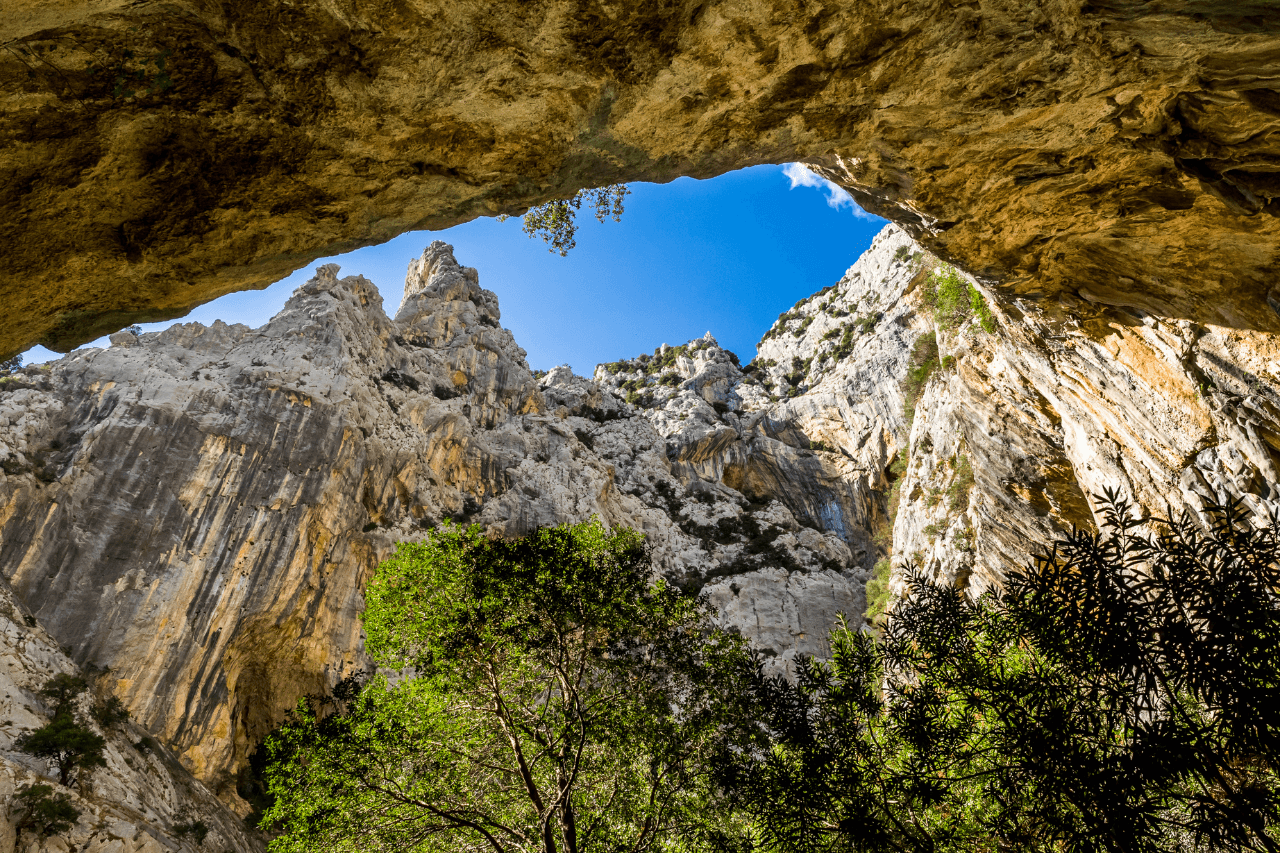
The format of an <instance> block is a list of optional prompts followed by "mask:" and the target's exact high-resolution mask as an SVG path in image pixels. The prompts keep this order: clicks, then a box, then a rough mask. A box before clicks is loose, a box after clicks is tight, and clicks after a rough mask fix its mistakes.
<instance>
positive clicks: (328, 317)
mask: <svg viewBox="0 0 1280 853" xmlns="http://www.w3.org/2000/svg"><path fill="white" fill-rule="evenodd" d="M115 340H116V342H115V344H114V345H113V346H111V347H110V348H109V349H106V350H87V351H81V352H77V353H75V354H74V355H72V356H69V357H68V358H66V359H63V360H62V361H60V362H57V363H55V364H54V365H53V366H52V367H51V368H50V369H49V370H48V371H44V370H42V369H38V368H30V369H27V370H25V371H24V372H23V373H22V374H20V375H18V376H15V377H13V378H11V379H10V380H8V381H7V382H5V383H4V384H3V385H0V466H3V471H4V473H3V475H0V566H2V567H3V571H4V575H5V577H7V578H8V579H9V580H10V581H11V582H12V584H13V585H14V587H15V589H16V590H17V591H18V593H19V594H20V595H21V596H22V597H23V599H24V600H25V601H27V602H28V603H29V604H30V606H31V608H32V610H33V611H34V612H35V613H36V615H37V616H38V618H39V619H40V621H41V623H42V624H43V625H44V626H45V627H47V628H48V630H49V631H50V632H51V633H52V634H53V635H54V636H56V637H57V638H58V640H59V641H60V642H62V643H64V644H66V645H67V646H68V647H69V648H70V650H71V655H72V656H73V657H74V658H75V660H76V661H78V662H79V663H81V664H84V665H88V664H93V665H96V666H105V667H110V681H111V689H112V690H113V691H114V693H115V694H116V695H118V696H120V697H121V698H122V699H123V700H124V701H125V702H126V703H127V704H128V706H129V707H130V709H131V710H132V711H133V713H134V716H135V718H136V719H137V720H138V721H139V723H141V724H142V725H144V726H146V727H147V728H148V729H149V730H150V731H152V732H154V733H155V734H156V735H157V736H159V737H161V738H163V739H164V740H165V742H166V743H169V744H172V745H173V747H174V749H175V750H176V751H177V752H178V753H179V754H180V755H181V757H182V760H183V762H184V763H185V764H186V765H187V767H189V768H190V769H191V770H192V771H193V772H194V773H196V775H198V776H199V777H201V778H203V779H206V780H208V781H210V783H211V784H215V785H216V786H217V787H218V790H219V794H220V795H222V796H224V797H226V798H228V799H229V800H231V801H234V799H235V795H234V791H233V790H232V789H231V787H230V778H229V777H228V776H227V775H226V774H228V773H229V772H232V771H234V770H235V769H236V768H237V767H239V766H241V765H242V763H243V762H244V760H245V759H246V757H247V756H248V755H249V753H250V752H251V751H252V750H253V749H254V748H255V746H256V745H257V744H258V742H259V741H260V740H261V739H262V737H263V736H264V735H265V734H266V733H267V732H268V731H269V730H270V728H271V727H272V726H274V725H275V723H276V722H278V720H279V719H280V717H281V715H282V714H283V713H284V712H285V711H286V710H287V709H288V708H290V707H292V706H293V705H294V704H295V703H296V701H297V699H298V697H299V696H302V695H306V694H308V693H315V692H318V691H322V690H324V689H327V688H328V687H329V686H331V685H332V684H333V683H334V682H335V681H336V680H337V679H339V678H341V677H342V676H343V675H345V674H350V673H351V672H352V671H354V670H355V669H358V668H360V667H362V666H365V665H366V664H367V661H366V659H365V658H364V656H363V652H362V650H361V638H360V624H359V620H358V614H359V611H360V609H361V607H362V601H361V589H362V587H363V584H364V582H365V581H366V580H367V577H368V575H369V573H370V572H371V571H372V569H373V567H374V566H375V565H376V563H377V561H378V560H379V559H381V558H383V557H385V556H387V555H388V554H389V553H390V550H391V549H392V547H393V544H394V542H396V541H399V540H405V539H413V538H417V537H421V536H423V535H424V529H425V528H430V527H433V526H434V525H436V524H437V523H438V522H440V521H442V520H444V519H446V518H453V519H460V520H463V519H465V520H468V521H472V522H476V523H479V524H482V525H484V526H485V527H486V528H488V529H489V530H490V531H491V532H493V533H495V534H502V535H519V534H522V533H524V532H527V531H528V530H530V529H532V528H534V527H535V526H538V525H545V524H554V523H559V522H563V521H570V520H581V519H585V518H587V517H589V516H591V515H598V516H600V517H601V518H602V519H604V520H605V521H606V522H607V523H610V524H626V525H628V526H631V527H635V528H637V529H639V530H641V531H643V532H644V533H645V534H646V536H647V537H648V541H649V543H650V546H651V547H652V549H653V552H654V556H655V560H656V562H657V564H658V566H659V567H660V569H661V570H662V571H663V572H665V573H666V574H667V575H668V576H669V577H671V578H672V579H673V580H674V581H676V582H678V583H680V584H682V585H685V586H690V587H693V588H699V587H702V586H703V585H704V584H706V583H707V581H708V580H710V579H713V578H716V577H719V576H724V575H731V574H732V575H736V574H742V573H744V572H750V571H753V570H756V569H761V568H766V567H776V566H778V565H784V566H786V567H787V571H790V572H800V573H803V572H806V571H811V570H812V571H817V570H823V571H824V572H825V573H826V574H825V576H826V577H828V581H827V583H826V585H825V586H824V587H823V588H822V589H821V590H816V591H814V592H813V595H817V596H818V597H819V598H821V600H822V602H824V603H823V604H821V607H822V608H827V609H829V607H830V600H831V597H832V594H833V593H832V590H833V589H835V588H836V587H838V588H839V589H838V591H837V594H836V595H835V598H836V599H839V601H840V602H842V604H841V606H842V607H844V608H845V609H848V610H850V611H854V610H858V609H860V608H861V604H860V601H861V578H862V576H863V570H864V569H865V562H866V560H865V556H864V555H862V554H861V553H859V554H858V555H856V556H855V555H853V554H851V552H850V547H849V544H847V543H846V539H850V540H852V541H854V542H855V544H856V541H857V535H858V534H857V531H856V524H855V523H853V522H855V521H856V515H855V516H851V519H852V521H850V522H845V521H842V518H843V516H841V515H840V512H841V511H843V510H842V509H841V508H840V507H842V506H844V507H847V508H848V509H849V511H850V512H853V511H854V510H855V509H856V507H858V506H859V504H858V500H860V499H861V500H865V496H863V497H862V498H859V496H858V492H857V489H856V486H849V487H844V488H843V491H842V490H841V488H840V487H841V484H842V483H843V480H842V474H841V472H840V470H839V469H838V468H837V467H830V466H824V464H823V463H822V462H821V461H820V460H818V459H816V458H815V456H814V454H812V453H810V452H809V451H808V450H804V449H796V448H792V447H790V446H787V445H784V444H782V443H781V442H779V441H776V440H774V439H770V438H768V437H767V436H763V435H757V434H755V433H750V434H748V433H749V431H748V430H747V429H746V428H745V427H743V428H742V429H743V432H742V434H740V433H739V432H738V429H739V427H741V424H740V422H738V421H736V419H735V418H734V416H733V415H732V413H726V414H725V418H727V420H723V421H721V420H718V418H719V417H720V416H719V415H718V414H717V413H716V412H715V411H714V409H712V408H711V407H710V406H707V407H706V408H707V412H709V413H710V415H709V416H708V417H709V419H716V422H717V423H718V424H719V426H718V427H717V429H719V430H720V432H721V433H725V432H727V433H728V434H730V435H731V436H732V441H731V444H732V449H731V452H730V454H729V455H730V456H731V459H732V462H731V464H729V465H728V467H729V468H732V467H733V466H734V465H736V466H738V467H739V468H741V469H743V470H748V471H757V472H766V473H765V474H761V475H759V476H757V477H756V479H755V480H751V485H752V488H751V489H750V490H749V494H744V493H742V492H740V491H737V490H735V489H734V488H731V487H730V486H729V485H727V484H726V482H725V481H726V479H731V478H729V477H727V475H726V477H721V476H720V474H721V473H722V472H723V471H724V470H725V467H726V466H725V465H723V464H721V465H719V467H717V465H716V464H715V463H714V462H713V461H711V458H710V457H711V456H713V455H714V452H713V451H714V449H712V450H708V451H707V454H706V455H707V457H708V458H707V459H706V460H704V461H705V462H706V463H707V464H705V465H702V467H699V465H698V464H695V463H694V462H690V461H687V460H688V459H691V458H693V457H691V456H689V454H690V452H691V451H690V448H692V447H695V446H696V445H698V443H699V441H701V438H700V436H701V433H698V432H697V430H695V429H693V428H692V427H691V431H690V434H689V435H688V436H686V435H684V433H681V432H679V431H675V432H673V433H672V434H671V435H670V436H669V437H667V438H664V437H663V435H662V434H660V432H659V431H658V430H657V429H655V426H654V425H653V424H651V423H650V421H649V420H648V419H647V418H646V417H644V416H642V415H640V414H639V413H637V412H636V411H635V410H634V409H632V407H630V406H628V405H626V404H625V403H624V402H622V401H621V400H619V399H618V398H617V397H616V396H614V395H613V394H612V393H610V391H609V390H608V389H607V388H601V387H600V386H598V385H596V384H594V383H591V382H588V381H587V380H585V379H582V378H581V377H575V376H573V375H572V373H571V372H569V371H568V370H567V369H561V370H557V371H554V372H553V373H552V374H550V375H548V376H546V377H543V378H542V380H541V382H538V381H536V380H535V378H534V376H533V375H532V374H531V373H530V371H529V368H528V366H527V364H526V363H525V360H524V351H523V350H521V349H520V348H519V347H518V346H517V345H516V343H515V342H514V340H512V337H511V334H510V332H508V331H507V330H505V329H503V328H501V326H500V324H499V309H498V305H497V300H496V298H495V297H494V295H493V294H492V293H491V292H489V291H486V290H483V289H482V288H480V286H479V283H478V275H477V273H476V271H475V270H474V269H470V268H467V267H461V266H459V264H458V263H457V261H456V260H454V258H453V255H452V251H451V250H450V248H449V247H448V246H446V245H445V244H443V243H433V244H432V245H431V246H430V247H429V248H428V249H427V250H426V252H425V253H424V254H423V256H422V257H421V258H420V259H418V260H416V261H414V263H413V264H412V265H411V266H410V270H409V277H408V281H407V284H406V288H405V299H404V302H403V304H402V305H401V307H400V310H399V312H398V313H397V315H396V319H395V320H391V319H388V318H387V317H386V315H385V314H384V313H383V312H382V310H381V300H380V298H379V296H378V294H377V291H376V289H375V288H374V287H373V286H372V285H371V284H370V283H369V282H367V281H365V280H364V279H362V278H359V277H350V278H344V279H341V280H339V279H338V278H337V269H336V268H335V267H332V266H328V267H322V268H320V269H319V270H318V271H317V275H316V277H315V278H314V279H312V280H311V281H310V282H309V283H307V284H306V285H305V286H304V287H302V288H300V289H299V290H298V292H297V293H296V294H295V295H294V297H293V298H292V299H291V300H290V301H289V303H288V304H287V305H286V307H285V308H284V310H283V311H282V312H281V313H280V314H279V315H277V316H276V317H275V318H274V319H273V320H272V321H271V322H270V323H268V324H267V325H266V326H264V327H262V328H261V329H257V330H250V329H248V328H245V327H243V326H226V325H225V324H221V323H218V324H214V325H213V326H212V327H209V328H205V327H202V326H199V325H198V324H186V325H177V326H174V327H172V328H171V329H169V330H167V331H164V332H160V333H151V334H145V335H142V336H141V337H140V338H137V337H135V336H133V335H132V334H129V333H120V334H118V335H116V336H115ZM708 347H709V349H708V351H707V352H708V353H714V356H715V359H716V360H718V361H717V363H719V362H727V360H728V357H727V355H725V354H724V353H723V351H722V350H720V349H719V348H718V347H715V346H714V344H713V343H711V342H708ZM704 372H705V371H704ZM733 374H734V375H736V376H737V377H738V378H741V373H740V372H738V371H737V369H736V368H733ZM721 378H723V377H721ZM716 381H719V380H716ZM691 384H692V385H700V387H703V388H704V390H705V389H707V388H710V387H711V386H712V385H714V384H715V383H714V382H711V381H709V380H707V377H705V376H702V374H701V373H698V374H697V375H696V376H695V377H694V378H693V380H691ZM699 399H700V398H699ZM704 405H705V403H704ZM697 423H701V421H698V422H697ZM734 424H737V426H735V425H734ZM696 455H697V454H696V453H695V454H694V456H696ZM746 479H750V478H746ZM757 481H758V482H757ZM833 494H836V495H841V494H843V495H844V497H843V498H834V499H833V498H832V497H831V495H833ZM833 500H834V501H835V504H832V501H833ZM841 500H843V501H844V504H840V501H841ZM827 505H835V506H836V507H837V509H836V510H835V513H836V514H835V515H830V514H828V517H824V516H823V515H822V513H821V512H818V511H816V510H814V509H813V508H814V507H818V506H827ZM788 507H791V508H792V509H788ZM793 510H794V512H795V513H796V514H797V515H793V514H792V513H793ZM797 516H798V517H799V518H800V520H799V521H797ZM784 574H785V572H784ZM792 586H794V587H795V589H794V590H792V591H790V592H788V593H787V595H788V596H789V600H790V601H791V602H792V604H791V607H792V609H793V610H794V609H796V608H797V607H798V608H799V609H800V610H801V611H804V609H805V607H806V606H807V605H806V603H805V602H806V600H807V599H806V596H808V595H810V593H809V592H807V591H806V590H807V589H808V587H807V586H806V585H805V584H804V583H799V582H797V583H796V584H792ZM823 612H824V613H825V612H826V611H825V610H823ZM805 620H807V621H805ZM801 621H802V622H803V624H804V626H805V627H804V628H803V632H808V633H811V634H813V635H814V636H815V640H814V642H820V641H821V639H822V637H821V636H819V635H820V634H821V632H820V631H817V630H816V629H815V628H814V627H813V625H812V624H810V623H811V622H814V620H812V619H808V617H807V616H803V615H802V618H801ZM817 621H825V619H819V620H817ZM796 624H797V625H800V622H797V623H796ZM815 624H816V622H815ZM797 631H798V632H799V631H800V628H797ZM788 636H790V634H788V633H787V631H786V630H783V629H781V628H779V630H778V631H776V632H775V634H774V635H771V636H770V637H769V642H775V641H777V642H781V640H779V639H778V638H779V637H782V638H785V637H788ZM802 647H803V648H808V647H807V646H803V645H802ZM813 648H814V650H817V649H818V646H814V647H813ZM784 651H786V649H784V648H777V649H775V652H777V653H782V652H784ZM789 659H790V658H786V660H789Z"/></svg>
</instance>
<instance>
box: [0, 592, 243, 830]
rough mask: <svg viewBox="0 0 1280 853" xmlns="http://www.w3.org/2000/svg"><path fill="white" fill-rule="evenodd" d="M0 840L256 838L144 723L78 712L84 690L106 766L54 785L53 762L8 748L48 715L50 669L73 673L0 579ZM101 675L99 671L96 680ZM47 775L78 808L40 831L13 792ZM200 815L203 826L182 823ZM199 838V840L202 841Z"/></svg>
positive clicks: (46, 779)
mask: <svg viewBox="0 0 1280 853" xmlns="http://www.w3.org/2000/svg"><path fill="white" fill-rule="evenodd" d="M0 647H2V648H3V649H4V654H3V655H0V697H2V698H0V717H3V718H4V720H3V722H0V803H3V804H4V807H3V808H0V850H4V851H13V850H15V849H16V850H20V851H22V853H68V851H70V850H83V851H86V853H198V851H200V850H202V849H214V850H223V851H228V853H231V851H234V853H253V851H257V850H259V849H261V847H260V844H259V843H258V841H257V840H256V839H254V838H251V837H250V835H249V834H248V833H246V832H245V829H244V826H243V824H242V823H241V821H240V820H239V818H238V817H237V816H236V815H234V814H232V813H230V812H229V811H228V810H227V809H226V808H225V806H224V805H223V804H222V803H221V802H219V801H218V799H217V798H216V797H214V796H213V794H212V793H211V792H210V791H209V789H208V788H206V787H205V786H204V785H203V784H201V783H200V782H198V781H197V780H195V779H194V778H192V776H191V774H190V773H189V772H188V771H187V770H186V768H184V767H183V766H182V765H181V763H179V762H178V760H177V759H176V758H175V757H174V755H173V754H172V753H171V752H170V751H169V750H168V749H167V748H166V747H165V746H164V745H162V744H160V743H157V742H156V741H155V740H154V739H152V738H151V737H150V736H149V735H148V733H147V731H146V729H144V728H142V727H140V726H137V725H135V724H133V723H129V722H125V723H122V724H119V725H118V726H114V727H112V728H109V729H107V730H103V729H102V728H101V727H100V726H98V725H97V724H96V723H93V722H92V715H91V714H89V713H88V711H89V705H90V703H91V702H93V701H94V696H93V694H92V693H89V694H88V695H84V696H81V697H80V698H79V699H78V701H77V706H78V707H77V714H78V716H79V717H80V718H81V719H83V720H85V721H88V724H89V725H90V726H91V727H92V728H93V729H94V730H95V731H96V733H98V734H101V735H104V736H105V738H106V741H107V743H106V747H105V749H104V750H103V758H104V759H105V760H106V766H105V767H101V768H95V769H94V770H93V772H92V774H89V775H88V778H87V779H84V780H77V781H76V782H75V783H73V784H74V787H73V788H71V789H67V788H60V787H59V786H57V770H56V768H51V767H50V765H49V764H48V763H47V762H46V761H44V760H42V759H39V758H36V757H34V756H31V755H27V754H26V753H23V752H20V751H18V750H16V749H15V748H14V741H15V740H16V739H17V737H18V736H19V735H21V734H22V733H24V732H27V731H30V730H32V729H37V728H39V727H41V726H43V725H45V724H46V723H48V722H49V720H50V716H51V710H52V709H51V708H49V707H48V706H49V700H48V699H46V698H45V697H43V696H41V695H40V689H41V688H42V687H43V686H44V684H45V682H46V681H48V680H49V679H50V678H52V677H53V676H55V675H59V674H64V673H65V674H69V675H78V674H80V673H79V670H78V668H77V667H76V665H75V663H73V662H72V661H71V659H70V658H68V657H67V656H66V654H65V653H64V652H63V651H62V650H61V649H60V648H58V645H57V643H56V641H55V640H54V638H53V637H52V636H50V635H49V634H48V633H47V632H46V631H45V630H44V629H43V628H41V627H40V626H39V624H38V623H37V622H36V620H35V618H34V617H33V616H32V614H31V613H30V612H29V611H28V610H27V609H26V607H24V606H23V604H22V603H21V601H19V600H18V599H17V598H16V597H15V596H14V594H13V591H12V590H11V589H10V588H9V584H8V583H7V582H5V581H3V580H0ZM108 683H109V682H108V680H107V679H99V680H98V685H99V686H100V687H101V686H105V685H107V684H108ZM37 784H45V785H53V786H55V790H60V791H61V793H63V794H66V795H67V796H68V797H69V798H70V801H71V805H72V806H73V808H75V809H76V810H77V811H79V812H80V817H79V818H78V819H77V820H76V821H75V824H74V825H73V826H72V827H71V829H70V830H68V831H66V832H62V833H58V834H56V835H54V836H52V837H50V838H47V839H40V838H38V837H37V836H36V834H35V833H34V832H32V831H31V830H30V829H22V828H19V827H18V826H17V825H16V824H17V823H20V822H21V821H20V817H21V815H20V814H19V813H18V812H19V811H20V810H17V809H14V808H13V806H14V793H15V791H16V790H17V789H19V788H20V787H22V786H24V785H37ZM197 824H199V825H203V829H204V831H205V835H204V837H203V839H201V840H200V841H197V839H196V838H195V834H194V832H192V831H190V829H189V830H188V832H186V833H184V832H182V829H183V828H184V827H185V828H190V827H193V826H195V825H197ZM202 844H203V845H208V846H207V847H202Z"/></svg>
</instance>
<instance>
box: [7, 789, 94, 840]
mask: <svg viewBox="0 0 1280 853" xmlns="http://www.w3.org/2000/svg"><path fill="white" fill-rule="evenodd" d="M12 806H13V807H14V808H16V809H17V814H16V815H15V820H14V826H13V828H14V831H15V832H16V833H18V834H21V833H22V831H23V830H30V831H31V832H34V833H35V834H36V835H38V836H40V837H41V838H48V837H49V836H50V835H57V834H59V833H62V832H66V831H67V830H68V829H70V828H71V827H72V826H73V825H74V824H75V822H76V820H77V819H78V818H79V817H80V810H79V809H77V808H76V807H75V806H73V805H71V798H70V797H68V796H67V795H66V794H55V793H54V792H53V786H52V785H42V784H35V785H21V786H19V788H18V790H17V791H15V792H14V795H13V804H12Z"/></svg>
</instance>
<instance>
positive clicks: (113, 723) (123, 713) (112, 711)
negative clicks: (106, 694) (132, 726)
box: [92, 696, 129, 731]
mask: <svg viewBox="0 0 1280 853" xmlns="http://www.w3.org/2000/svg"><path fill="white" fill-rule="evenodd" d="M92 713H93V719H94V720H95V721H96V722H97V723H98V725H99V726H101V727H102V728H103V730H104V731H105V730H107V729H114V728H117V727H118V726H120V725H122V724H123V723H125V722H127V721H128V719H129V709H128V708H126V707H125V706H124V703H123V702H121V701H120V697H119V696H112V697H110V698H108V699H107V701H105V702H98V703H94V706H93V711H92Z"/></svg>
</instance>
